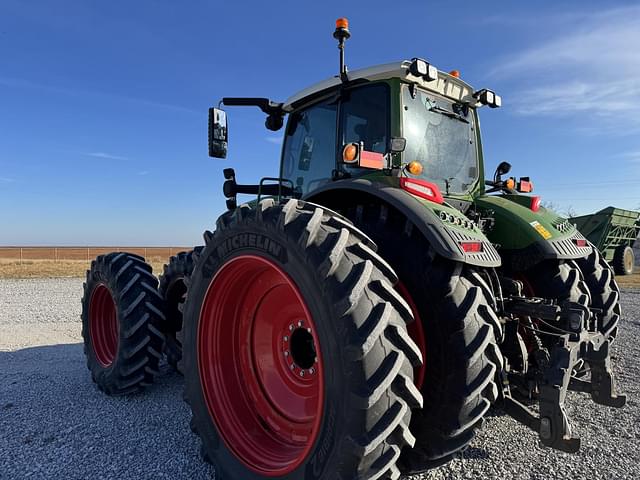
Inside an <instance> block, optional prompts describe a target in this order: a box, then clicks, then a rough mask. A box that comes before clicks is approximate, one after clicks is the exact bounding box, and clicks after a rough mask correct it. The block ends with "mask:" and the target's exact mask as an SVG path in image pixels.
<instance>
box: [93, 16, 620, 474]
mask: <svg viewBox="0 0 640 480" xmlns="http://www.w3.org/2000/svg"><path fill="white" fill-rule="evenodd" d="M349 36H350V33H349V30H348V24H347V22H346V20H345V19H339V20H338V22H337V23H336V30H335V33H334V37H335V38H336V39H337V40H338V42H339V49H340V73H339V75H337V76H336V77H333V78H330V79H328V80H326V81H324V82H321V83H319V84H317V85H314V86H312V87H310V88H308V89H306V90H304V91H302V92H300V93H298V94H296V95H294V96H293V97H291V98H290V99H288V100H287V101H285V102H283V103H278V102H273V101H270V100H268V99H264V98H223V99H222V102H221V103H222V104H224V105H228V106H232V105H244V106H255V107H258V108H260V109H261V110H262V111H263V112H264V113H265V114H266V127H267V128H268V129H270V130H274V131H275V130H279V129H280V128H282V127H283V126H284V144H283V149H282V158H281V164H280V173H279V175H278V176H277V177H274V178H265V179H263V180H262V181H261V182H260V183H259V184H258V185H241V184H238V183H237V182H236V175H235V172H234V171H233V169H226V170H225V171H224V176H225V179H226V181H225V183H224V193H225V196H226V197H227V207H228V211H227V212H225V213H224V214H222V215H221V216H220V218H218V220H217V223H216V228H215V231H213V232H210V231H207V232H205V233H204V246H202V247H197V248H196V249H194V251H192V252H185V253H182V254H180V255H178V256H176V257H173V258H172V259H171V261H170V263H169V265H167V266H165V271H164V275H162V276H161V278H160V286H161V288H160V289H159V290H158V282H157V280H156V279H155V277H154V276H153V275H152V274H151V269H150V267H149V266H148V265H147V264H146V263H145V262H144V260H143V259H142V258H140V257H136V256H134V255H130V254H127V253H112V254H108V255H105V256H101V257H98V259H96V261H94V263H93V265H92V267H91V270H90V271H89V272H88V274H87V283H86V285H85V293H84V298H83V316H82V318H83V333H84V339H85V346H86V353H87V358H88V365H89V368H90V370H91V372H92V376H93V379H94V381H95V382H96V383H97V384H98V387H99V388H100V389H102V390H104V391H105V392H106V393H108V394H127V393H130V392H134V391H138V390H140V389H142V388H144V387H146V386H147V385H148V384H149V383H150V382H151V381H152V380H153V377H154V375H155V374H156V372H157V369H158V362H159V361H160V360H161V356H162V355H161V354H162V352H163V349H164V350H165V354H166V355H167V357H168V359H169V362H170V363H172V364H174V365H176V366H177V367H178V368H179V369H180V370H181V371H182V372H183V374H184V378H185V384H186V391H185V398H186V399H187V401H188V403H189V405H190V407H191V410H192V413H193V417H192V422H191V427H192V429H193V430H194V431H195V432H196V433H197V434H198V435H199V436H200V438H201V440H202V454H203V456H204V458H205V459H206V460H208V461H210V462H212V463H213V464H214V465H215V468H216V472H217V473H218V474H220V476H221V478H231V479H266V478H282V479H300V480H302V479H307V480H311V479H329V478H332V479H333V478H341V479H396V478H398V477H399V476H400V475H401V474H408V473H415V472H422V471H425V470H427V469H429V468H432V467H434V466H437V465H440V464H442V463H444V462H446V461H448V460H449V459H451V458H453V457H454V456H455V455H456V454H458V453H459V452H461V451H462V450H463V449H464V448H466V447H467V446H468V445H469V443H470V442H471V441H472V439H473V438H474V433H475V431H476V430H477V429H478V428H479V427H481V425H482V424H483V417H484V416H485V415H486V414H487V411H488V410H489V408H490V407H491V406H492V405H495V406H496V407H497V408H500V409H502V410H503V411H505V412H506V413H507V414H509V415H511V416H512V417H513V418H515V419H516V420H517V421H519V422H521V423H523V424H525V425H527V426H528V427H530V428H531V429H533V430H534V431H535V432H537V434H538V436H539V439H540V441H541V443H542V444H543V445H546V446H549V447H552V448H555V449H559V450H562V451H565V452H575V451H577V450H578V448H579V446H580V440H579V438H576V437H575V436H574V435H572V433H571V428H570V423H569V419H568V418H567V415H566V413H565V408H564V402H565V398H566V394H567V391H568V390H574V391H580V392H585V393H589V394H590V395H591V398H592V399H593V400H594V401H595V402H596V403H598V404H601V405H607V406H612V407H622V406H623V405H624V403H625V397H624V396H623V395H618V394H617V393H616V390H615V383H614V378H613V374H612V369H611V360H610V356H609V352H610V346H611V344H612V342H613V341H614V339H615V337H616V333H617V327H618V321H619V318H620V306H619V297H620V293H619V289H618V287H617V285H616V283H615V280H614V275H613V273H612V271H611V268H610V267H609V265H608V264H607V263H606V261H604V260H603V258H602V257H601V256H600V254H599V253H598V251H597V249H595V248H593V246H592V245H591V244H590V243H589V242H588V241H587V240H586V239H585V238H584V237H583V236H582V235H581V234H580V232H578V231H577V230H576V228H575V227H574V226H573V225H572V224H571V223H569V222H568V221H567V220H565V219H563V218H561V217H560V216H558V215H557V214H555V213H553V212H551V211H549V210H547V209H545V208H544V207H542V206H541V205H540V199H539V197H536V196H531V195H527V193H528V192H530V191H531V190H532V184H531V182H530V181H529V179H528V178H521V179H519V180H516V179H515V178H512V177H508V178H505V176H506V175H507V174H508V172H509V170H510V165H509V164H507V163H502V164H500V165H499V166H498V168H497V171H496V172H495V174H494V175H493V178H492V179H491V180H485V172H484V161H483V156H482V146H481V138H480V129H479V120H478V111H479V109H480V108H482V107H485V106H487V107H489V108H492V109H493V108H496V107H499V106H501V103H502V101H501V98H500V97H499V96H498V95H496V94H495V93H494V92H493V91H491V90H488V89H481V90H475V89H473V88H472V87H471V86H470V85H469V84H467V83H466V82H464V81H462V80H461V79H460V77H459V74H458V72H451V73H444V72H441V71H439V70H438V69H436V68H435V67H434V66H433V65H431V64H429V63H428V62H427V61H425V60H423V59H420V58H414V59H412V60H410V61H402V62H396V63H390V64H386V65H380V66H376V67H371V68H366V69H363V70H357V71H353V72H349V71H347V68H346V67H345V65H344V45H345V40H346V39H347V38H349ZM226 118H227V116H226V113H225V112H224V111H223V110H221V109H219V108H211V109H210V112H209V154H210V155H211V156H214V157H221V158H224V157H225V156H226V152H227V139H228V131H227V122H226ZM285 119H286V126H285ZM242 194H246V195H252V196H253V197H254V199H253V200H251V201H249V202H248V203H242V204H239V203H238V199H237V196H238V195H242ZM532 404H536V405H537V406H534V408H531V407H532Z"/></svg>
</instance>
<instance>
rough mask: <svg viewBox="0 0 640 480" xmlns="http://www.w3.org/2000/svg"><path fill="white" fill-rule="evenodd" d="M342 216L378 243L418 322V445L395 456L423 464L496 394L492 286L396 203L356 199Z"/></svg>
mask: <svg viewBox="0 0 640 480" xmlns="http://www.w3.org/2000/svg"><path fill="white" fill-rule="evenodd" d="M347 216H348V217H349V218H350V219H351V220H352V221H353V222H354V223H355V224H356V225H357V226H359V227H360V228H362V229H363V230H364V231H365V232H366V233H368V234H370V235H371V237H372V239H373V240H374V241H375V242H376V243H377V244H378V247H379V251H380V254H381V255H382V256H383V258H384V259H385V260H387V261H388V262H389V263H390V264H391V266H392V267H393V268H394V269H395V271H396V272H397V274H398V277H399V278H400V282H402V284H403V285H404V286H405V287H406V289H407V291H408V292H409V294H410V296H411V300H412V302H410V303H414V304H415V305H416V307H417V309H418V313H419V315H416V317H419V318H420V319H421V320H422V322H423V325H422V327H423V328H422V330H423V331H424V337H425V338H424V342H425V344H426V349H425V350H426V355H425V359H424V363H425V367H426V368H425V372H424V382H423V385H422V387H421V393H422V395H423V396H424V407H423V408H422V409H421V410H417V411H414V413H413V418H412V420H411V431H412V432H413V433H414V434H415V435H416V445H415V447H414V448H412V449H409V448H407V449H405V451H404V452H403V455H402V457H401V470H402V471H403V473H418V472H422V471H425V470H428V469H430V468H433V467H436V466H438V465H441V464H443V463H445V462H447V461H448V460H450V459H451V458H452V457H453V456H454V455H455V454H456V453H457V452H459V451H461V450H463V449H464V448H465V447H466V446H467V445H469V443H470V442H471V441H472V439H473V438H474V436H475V430H476V429H477V428H478V427H479V426H481V425H482V419H483V417H484V415H485V413H486V412H487V410H488V409H489V407H490V406H491V404H492V403H494V402H495V401H496V399H497V398H498V394H499V385H500V378H499V377H500V375H501V372H502V367H503V358H502V354H501V352H500V349H499V348H498V345H497V342H498V341H500V340H501V338H502V327H501V325H500V322H499V320H498V318H497V316H496V314H495V312H494V309H493V306H492V305H493V303H494V298H493V293H492V292H491V289H490V288H489V287H488V286H487V283H486V282H485V280H484V279H483V278H482V275H481V273H480V271H479V270H475V269H473V268H471V267H469V266H467V265H463V264H461V263H456V262H451V261H449V260H445V259H443V258H441V257H438V256H437V255H436V254H435V253H434V252H433V250H432V249H431V248H430V246H429V244H428V243H427V242H426V241H425V239H424V237H423V236H422V235H421V233H420V232H419V231H418V230H417V229H415V228H414V226H413V224H412V223H411V222H410V221H408V220H407V219H406V218H405V217H404V216H402V215H401V214H399V213H398V212H397V211H395V210H392V209H389V208H387V207H386V206H383V205H379V204H374V205H367V206H362V205H361V206H358V207H356V208H354V209H352V210H350V211H349V212H348V214H347Z"/></svg>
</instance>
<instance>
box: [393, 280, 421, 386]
mask: <svg viewBox="0 0 640 480" xmlns="http://www.w3.org/2000/svg"><path fill="white" fill-rule="evenodd" d="M396 290H398V293H400V295H402V298H404V300H405V301H406V302H407V303H408V304H409V307H411V313H413V318H414V321H413V322H411V323H410V324H409V325H407V331H408V332H409V336H410V337H411V340H413V341H414V342H416V345H418V348H419V349H420V353H421V354H422V365H420V366H418V367H415V368H414V369H413V383H414V384H415V386H416V387H417V388H418V389H419V390H420V389H422V385H424V376H425V372H426V371H427V343H426V340H425V336H424V324H423V323H422V318H420V312H418V307H417V306H416V304H415V302H414V301H413V298H412V297H411V294H410V293H409V290H407V287H405V286H404V284H403V283H402V282H398V284H397V285H396Z"/></svg>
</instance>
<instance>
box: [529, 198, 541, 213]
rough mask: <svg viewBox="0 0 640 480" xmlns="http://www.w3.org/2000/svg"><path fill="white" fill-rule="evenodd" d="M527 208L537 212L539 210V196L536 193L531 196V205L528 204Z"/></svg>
mask: <svg viewBox="0 0 640 480" xmlns="http://www.w3.org/2000/svg"><path fill="white" fill-rule="evenodd" d="M529 208H531V211H532V212H537V211H538V210H540V197H539V196H537V195H534V196H533V197H531V205H530V206H529Z"/></svg>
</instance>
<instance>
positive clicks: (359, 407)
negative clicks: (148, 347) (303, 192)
mask: <svg viewBox="0 0 640 480" xmlns="http://www.w3.org/2000/svg"><path fill="white" fill-rule="evenodd" d="M205 241H206V246H205V248H204V250H203V252H202V255H201V257H200V258H199V260H198V263H197V265H196V267H195V269H194V271H193V274H192V276H191V278H190V284H189V291H188V296H187V301H186V304H185V310H184V328H185V336H184V339H185V343H184V368H185V372H184V373H185V383H186V397H187V399H188V401H189V403H190V405H191V409H192V413H193V419H192V428H193V429H194V430H195V431H196V432H197V433H198V434H199V435H200V438H201V440H202V452H203V454H204V456H205V459H207V460H210V461H211V462H212V463H213V464H214V466H215V468H216V474H217V475H220V476H221V478H229V479H239V478H242V479H247V480H257V479H264V478H271V477H275V476H277V477H278V478H283V479H297V480H314V479H325V478H345V479H347V478H348V479H373V478H375V479H378V478H381V479H389V478H394V479H395V478H397V477H398V476H399V471H398V469H397V467H396V461H397V459H398V457H399V456H400V451H401V450H402V448H404V447H405V446H411V445H413V443H414V438H413V436H412V435H411V433H410V431H409V422H410V418H411V408H412V407H419V406H420V405H421V402H422V398H421V395H420V393H419V392H418V391H417V390H416V389H415V388H414V387H413V378H412V376H413V363H419V361H420V352H419V350H418V348H417V346H416V345H415V344H413V342H412V341H411V340H410V339H409V336H408V335H407V332H406V325H405V324H406V322H407V321H410V320H411V313H410V311H409V309H408V307H407V305H406V303H405V302H404V301H403V300H402V298H401V297H400V296H399V295H398V294H396V293H395V291H394V290H393V287H392V285H393V283H394V282H395V281H396V278H395V275H394V273H393V271H392V270H391V269H390V267H389V266H388V265H387V264H386V263H385V262H384V261H382V260H381V259H380V257H378V256H377V255H376V254H375V252H374V250H373V248H375V246H374V245H373V244H372V243H371V242H370V241H369V240H368V238H367V237H366V236H364V235H363V234H362V233H361V232H359V231H358V230H357V229H355V228H354V227H353V226H352V225H350V224H349V223H348V222H347V221H346V220H344V219H342V218H341V217H340V216H338V215H337V214H333V213H332V212H330V211H327V210H324V209H322V208H320V207H317V206H315V205H312V204H306V203H304V202H301V201H297V200H290V201H288V202H287V203H286V204H284V205H277V204H275V203H274V202H273V200H264V201H263V202H261V203H260V204H259V205H258V206H257V207H256V208H255V209H250V208H248V207H247V206H241V207H240V208H238V209H237V210H235V211H234V212H233V213H231V214H225V215H223V216H222V217H221V218H220V220H219V221H218V228H217V230H216V232H215V233H214V234H211V233H210V232H209V233H206V234H205ZM296 339H297V340H296ZM292 422H293V424H292ZM292 432H293V434H292Z"/></svg>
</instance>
